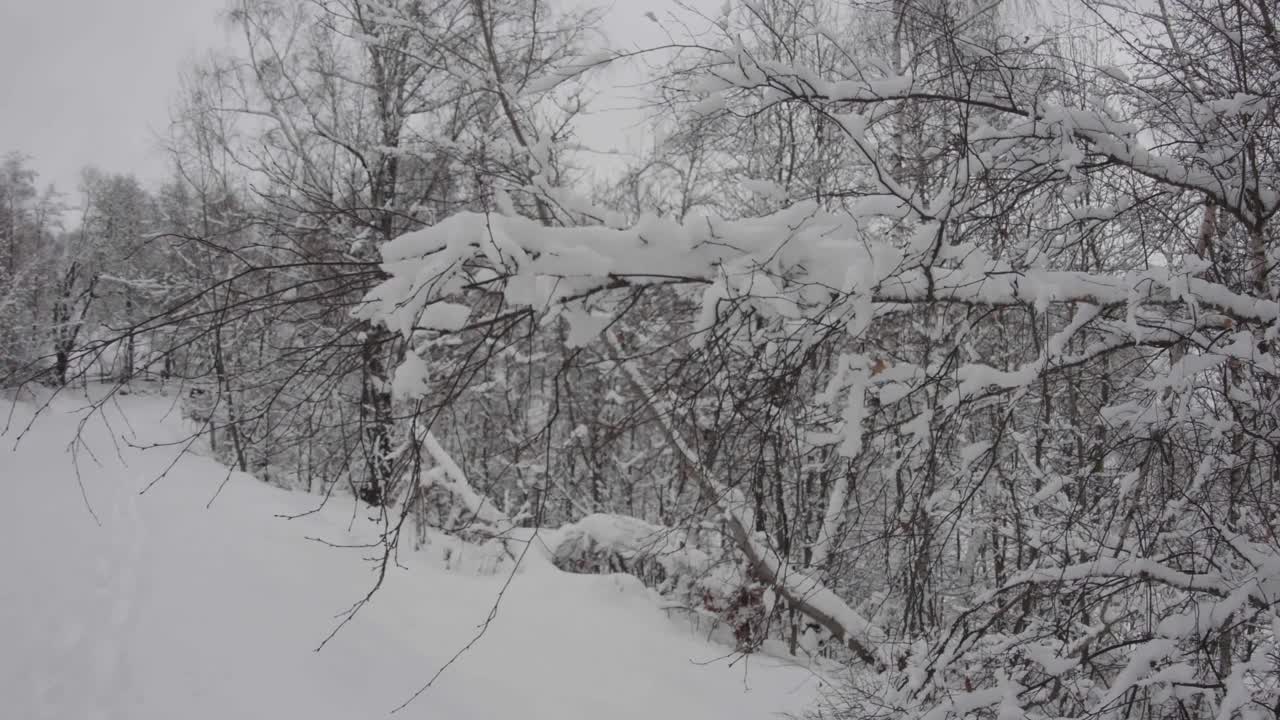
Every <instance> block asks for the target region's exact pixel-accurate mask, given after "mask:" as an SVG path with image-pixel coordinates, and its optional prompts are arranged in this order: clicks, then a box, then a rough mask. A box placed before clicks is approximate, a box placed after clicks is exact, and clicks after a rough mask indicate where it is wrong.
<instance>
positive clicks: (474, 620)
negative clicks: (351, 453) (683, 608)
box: [0, 395, 819, 720]
mask: <svg viewBox="0 0 1280 720" xmlns="http://www.w3.org/2000/svg"><path fill="white" fill-rule="evenodd" d="M6 405H7V403H6ZM80 405H83V402H81V403H76V402H74V401H73V400H72V399H61V400H59V401H57V402H55V403H54V404H53V406H52V408H51V410H50V411H49V412H48V413H47V414H46V415H42V416H41V417H40V418H39V419H37V420H36V422H35V423H34V425H33V426H32V428H31V430H30V431H29V432H28V433H27V434H26V435H25V437H23V438H22V441H21V442H20V443H18V444H17V446H16V447H15V446H14V442H15V440H16V438H17V435H18V434H19V432H20V431H21V430H22V428H23V427H24V426H25V425H26V423H27V422H28V421H29V420H30V419H31V417H32V414H33V409H32V407H31V406H30V405H26V404H18V405H16V406H15V407H14V408H13V411H12V414H11V415H10V419H9V426H8V429H7V431H6V432H5V434H4V436H3V438H4V441H5V442H4V444H3V446H0V483H2V486H3V487H4V488H5V491H6V500H5V502H3V503H0V577H3V582H0V638H2V641H0V716H3V717H12V718H119V719H122V720H123V719H126V718H127V719H128V720H147V719H149V718H155V719H157V720H160V719H164V720H168V719H170V718H186V719H187V720H200V719H203V718H208V719H209V720H226V719H227V718H272V719H273V720H275V719H279V718H306V719H307V720H326V719H328V718H334V719H338V718H341V719H342V720H351V719H353V718H375V717H386V716H387V715H388V714H389V713H390V711H391V710H392V709H394V708H395V707H396V706H398V705H400V704H401V703H402V702H404V701H405V700H406V699H408V697H409V696H410V695H411V694H412V693H413V692H414V691H415V690H416V689H418V688H419V687H421V686H422V685H423V683H425V682H426V680H427V679H428V678H430V677H431V676H432V675H433V674H434V673H435V672H436V670H437V669H439V668H440V667H441V666H442V665H443V664H444V663H446V662H447V661H448V660H449V659H450V658H451V657H453V656H454V654H455V653H456V652H457V651H458V650H459V649H461V648H462V647H463V646H464V645H466V644H467V643H468V642H469V641H470V640H471V639H472V638H473V637H474V636H475V635H476V634H477V631H478V627H479V626H480V625H481V624H482V623H483V622H484V620H485V618H486V617H487V616H488V615H489V612H490V608H491V607H493V604H494V601H495V599H496V598H497V597H498V596H499V593H500V592H501V591H502V588H503V583H504V582H505V581H506V580H507V576H506V575H505V574H499V575H492V576H478V575H472V574H465V573H463V572H451V571H448V570H445V569H443V568H441V567H438V566H437V565H435V564H433V563H432V562H430V561H429V560H428V559H427V558H428V554H427V553H411V552H402V553H401V557H400V561H401V563H402V564H403V565H404V566H405V567H401V568H393V569H392V570H391V571H390V572H389V576H388V578H387V581H386V583H385V585H384V587H383V588H382V590H381V591H380V592H379V593H378V594H377V595H376V596H375V598H374V600H373V601H372V603H371V604H369V605H368V606H367V607H365V608H364V609H363V610H362V611H361V613H360V614H359V615H357V617H356V619H355V620H354V621H352V622H351V623H350V624H349V625H347V626H346V627H345V628H344V629H343V630H342V631H341V632H339V633H338V635H337V636H336V637H335V638H334V639H333V640H332V641H331V642H330V643H329V644H328V645H326V646H325V647H324V649H323V650H321V651H320V652H315V649H316V647H317V646H318V645H319V644H320V642H321V641H322V640H323V639H324V637H325V636H326V635H327V634H328V633H329V631H330V630H331V629H332V628H333V627H334V626H335V624H336V622H337V617H338V616H340V614H341V613H342V612H343V611H344V610H346V609H347V608H348V607H350V606H351V604H352V603H354V602H355V601H357V600H359V599H360V598H361V597H363V595H364V594H365V593H366V592H367V591H368V589H369V588H370V587H371V584H372V583H373V581H374V575H373V565H372V564H371V563H370V562H369V561H368V558H369V556H370V555H371V554H373V553H372V551H371V550H369V549H360V548H353V549H341V548H334V547H332V546H331V545H330V544H336V545H344V544H348V545H349V544H353V543H361V542H368V540H369V538H370V537H374V536H376V535H375V533H376V526H374V525H373V524H372V523H370V522H369V521H368V519H367V518H365V517H364V516H365V515H367V514H368V512H367V511H366V510H365V509H363V508H355V507H353V505H352V504H351V503H350V502H349V501H346V500H337V499H335V500H332V501H331V502H330V504H329V505H328V506H327V507H326V508H324V510H322V511H321V512H317V513H313V514H309V515H306V516H304V517H300V518H297V519H293V520H286V519H282V518H281V517H280V516H282V515H296V514H298V513H302V512H305V511H307V510H310V509H312V508H314V506H315V505H316V503H317V499H316V498H315V497H312V496H305V495H299V494H294V493H289V492H285V491H282V490H278V489H274V488H271V487H268V486H266V485H263V484H262V483H259V482H257V481H255V480H253V479H252V478H248V477H245V476H242V475H239V474H237V473H231V474H228V472H227V470H226V468H224V467H222V466H220V465H218V464H217V463H215V462H213V461H212V460H209V459H207V458H203V457H198V456H193V455H187V456H185V457H181V458H178V452H179V448H177V447H174V446H161V447H153V448H150V449H143V447H140V446H148V445H152V444H155V443H165V442H172V441H174V440H177V439H179V438H180V437H182V433H183V431H182V427H181V426H182V423H181V420H180V419H179V417H178V413H177V410H176V408H174V407H173V406H172V403H171V401H169V400H166V399H165V398H162V397H156V396H150V397H146V396H138V395H132V396H129V397H125V398H119V402H118V403H114V402H113V403H111V404H110V406H109V407H108V408H107V411H106V412H105V413H104V414H103V415H102V416H101V417H98V418H95V419H93V420H91V421H90V422H88V423H87V424H86V425H85V427H84V431H83V433H82V437H83V439H84V441H85V444H84V445H83V446H82V447H80V452H79V453H77V454H75V455H73V454H71V453H69V452H68V447H69V443H71V441H72V439H73V438H74V437H75V434H76V427H77V422H78V419H79V417H80V413H79V412H78V408H79V406H80ZM5 409H6V410H8V409H9V408H5ZM175 460H176V463H175ZM171 464H172V468H171V469H169V470H168V472H167V473H166V472H165V470H166V468H169V467H170V465H171ZM162 473H164V478H163V479H162V480H161V481H160V482H158V483H157V484H155V485H154V487H152V488H151V489H150V490H148V491H147V492H146V493H145V494H141V495H139V493H138V491H139V490H140V489H141V488H143V487H144V486H146V485H147V484H148V483H149V482H151V481H152V480H154V479H155V478H156V477H158V476H160V475H161V474H162ZM77 477H78V480H77ZM224 482H225V486H224ZM81 485H83V491H82V488H81ZM220 488H221V490H219V489H220ZM215 495H216V496H217V497H216V499H215V500H213V502H212V503H211V502H210V500H211V498H214V496H215ZM86 505H87V507H86ZM89 508H91V509H92V513H91V512H90V510H89ZM95 515H96V518H97V519H96V520H95V517H94V516H95ZM317 540H322V541H323V542H318V541H317ZM727 652H728V651H727V650H726V649H725V648H724V647H723V646H718V645H714V644H711V643H708V642H705V641H704V640H703V639H701V638H699V637H696V636H693V635H690V634H689V633H688V632H686V631H683V630H681V629H680V628H679V626H678V625H677V624H676V623H673V622H671V621H669V619H668V618H667V617H666V616H665V615H664V614H663V612H662V611H661V610H659V609H658V608H657V606H656V605H655V604H654V602H653V600H652V598H651V597H650V595H649V594H648V593H647V592H646V591H645V590H644V589H643V588H642V587H639V586H638V583H635V582H631V581H628V579H620V578H619V577H618V576H583V575H573V574H569V573H561V572H558V571H555V570H554V569H553V568H551V567H550V566H549V565H547V564H546V563H536V564H531V569H530V570H529V571H527V572H520V573H517V574H516V575H515V576H514V579H513V580H512V582H511V584H510V586H509V587H508V588H507V589H506V591H505V593H504V594H503V595H502V601H501V603H500V605H499V608H498V614H497V617H496V619H494V620H493V622H492V623H491V625H490V626H489V628H488V630H487V631H486V632H485V633H484V635H483V637H481V639H480V640H479V641H478V642H476V643H475V645H474V647H472V648H471V649H470V650H469V651H467V652H466V653H464V654H462V655H461V656H460V657H459V658H458V660H457V662H455V663H454V664H453V665H451V666H450V667H449V668H448V669H447V670H446V671H445V672H444V674H443V675H442V676H441V677H440V678H439V679H438V680H437V681H436V683H435V684H434V685H433V686H432V687H431V688H430V689H428V690H427V691H426V692H424V693H423V694H422V695H421V696H420V697H418V698H417V699H416V700H415V701H414V702H413V703H411V704H410V705H408V706H407V707H406V708H405V709H404V710H403V711H401V712H400V713H398V714H397V716H399V717H408V718H445V719H447V720H467V719H470V718H476V719H481V718H483V719H485V720H488V719H490V718H514V717H519V718H522V720H537V719H539V718H546V719H547V720H552V719H554V720H577V719H578V718H591V719H595V718H618V719H623V720H625V719H627V718H637V719H639V718H645V719H651V718H676V719H681V718H688V719H690V720H694V719H698V720H715V719H717V718H726V719H727V718H733V719H734V720H739V719H743V720H745V719H749V718H770V717H777V716H778V715H780V714H785V713H798V712H801V711H802V710H803V709H804V707H805V706H806V705H807V704H808V703H810V702H811V701H813V700H814V699H815V696H816V693H817V691H818V688H819V681H818V679H817V678H816V677H815V676H814V675H813V674H812V673H810V672H809V671H807V670H805V669H803V668H799V667H796V666H792V665H788V664H786V663H784V662H783V661H781V660H777V659H773V658H767V657H751V658H749V659H747V660H741V659H739V660H738V661H737V662H736V663H730V662H729V661H727V660H724V659H723V658H724V656H725V655H726V654H727Z"/></svg>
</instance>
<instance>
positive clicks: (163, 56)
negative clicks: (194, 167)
mask: <svg viewBox="0 0 1280 720" xmlns="http://www.w3.org/2000/svg"><path fill="white" fill-rule="evenodd" d="M224 2H225V0H0V153H3V152H8V151H10V150H19V151H22V152H25V153H27V154H29V155H31V156H32V157H33V158H34V160H33V163H32V164H33V166H34V167H35V168H36V169H37V170H38V171H39V172H40V175H41V178H42V179H43V180H44V181H46V182H49V181H52V182H54V183H56V184H57V186H58V188H59V189H61V190H63V191H67V192H74V191H75V189H76V184H77V182H78V178H79V173H80V168H81V167H82V166H84V165H90V164H92V165H97V166H99V167H101V168H102V169H104V170H110V171H116V172H136V173H138V175H139V176H140V177H144V178H146V179H148V180H154V179H155V178H156V177H157V176H160V175H163V172H164V159H163V156H162V155H161V153H160V152H159V151H158V150H157V144H156V136H157V134H159V133H161V132H163V131H164V130H165V128H166V127H167V125H168V121H169V100H170V98H171V97H173V94H174V92H175V91H176V90H177V86H178V71H179V69H180V67H181V66H182V64H183V63H184V62H186V61H188V60H190V59H193V58H195V57H197V56H198V55H199V54H201V53H203V52H207V51H208V50H209V49H210V48H214V47H222V46H224V45H225V44H226V34H225V33H224V32H223V30H222V29H221V28H222V27H223V26H222V25H221V24H220V23H219V22H218V21H217V16H218V13H219V11H220V9H221V8H222V7H223V5H224Z"/></svg>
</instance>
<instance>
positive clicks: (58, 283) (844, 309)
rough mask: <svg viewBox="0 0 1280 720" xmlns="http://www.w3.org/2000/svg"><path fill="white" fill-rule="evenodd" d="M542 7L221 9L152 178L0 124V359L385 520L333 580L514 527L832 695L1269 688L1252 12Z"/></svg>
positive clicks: (926, 698) (1230, 5)
mask: <svg viewBox="0 0 1280 720" xmlns="http://www.w3.org/2000/svg"><path fill="white" fill-rule="evenodd" d="M620 4H622V5H625V3H620ZM566 6H567V3H548V2H546V1H545V0H235V1H234V2H232V3H230V4H229V5H228V9H227V12H226V13H225V16H224V17H223V18H221V20H220V21H221V22H224V23H225V24H226V25H227V27H228V28H229V29H230V31H231V33H232V34H233V36H234V37H235V47H236V50H235V51H234V52H225V53H219V54H212V55H210V56H208V57H205V58H203V59H202V60H200V61H199V62H195V63H193V64H192V65H191V66H190V67H187V68H183V69H181V70H179V69H178V68H175V73H178V72H181V77H182V91H181V92H180V93H179V94H178V96H177V97H175V98H174V99H173V108H174V111H173V122H172V123H171V125H170V126H169V127H168V129H167V131H166V133H165V135H164V138H163V142H164V144H165V149H166V153H167V158H168V167H169V168H170V173H169V178H168V180H167V181H165V182H163V183H161V184H156V185H154V186H152V185H150V184H148V183H144V182H142V181H140V180H138V179H137V178H135V177H134V176H132V175H130V174H129V173H128V172H127V169H122V172H115V171H112V170H103V169H94V168H88V169H86V170H85V171H84V173H83V174H82V180H81V183H80V187H79V188H77V189H76V190H75V192H73V193H60V192H58V191H56V190H54V189H53V188H52V187H51V186H47V185H45V184H43V183H42V181H41V179H40V177H39V176H38V175H37V173H36V171H35V169H34V168H35V167H37V164H36V163H37V162H38V158H33V157H30V156H27V155H23V154H21V153H18V152H13V153H10V154H8V155H6V156H4V159H3V162H2V163H0V386H3V387H6V388H9V391H11V392H20V391H21V390H22V389H26V388H40V389H41V391H42V392H59V393H61V392H73V391H76V390H77V388H80V389H83V388H86V387H88V386H89V385H91V384H98V385H101V386H102V387H103V388H104V391H103V392H101V393H99V394H98V395H96V396H95V397H96V399H95V400H94V402H95V403H96V405H95V407H97V408H99V409H102V408H104V407H105V406H106V405H108V404H109V403H110V402H112V401H113V399H114V398H118V397H119V396H121V395H122V394H129V393H140V392H164V393H169V394H171V395H172V396H174V397H175V398H176V399H177V400H176V401H177V402H179V403H180V405H181V412H182V415H183V417H184V418H185V420H186V421H187V422H188V423H189V424H190V426H191V427H192V428H195V429H194V430H193V431H192V432H190V433H187V434H185V435H184V436H183V438H182V439H181V440H178V441H174V443H175V444H176V445H178V446H180V447H181V448H182V449H183V450H185V451H187V452H191V453H199V454H205V455H208V456H210V457H213V458H216V459H217V460H218V461H220V462H221V463H223V464H225V465H226V466H227V467H228V468H230V469H231V470H234V471H238V472H240V473H245V474H248V475H251V476H253V477H254V478H256V479H257V480H258V481H260V482H261V483H264V484H269V485H272V486H276V487H280V488H284V489H288V490H290V491H294V492H297V493H303V494H307V495H309V496H310V498H311V499H312V500H313V502H314V504H316V505H324V504H326V503H344V502H345V503H347V504H354V505H355V506H356V508H357V510H356V512H358V513H361V514H364V515H367V516H371V517H374V518H375V519H376V522H377V524H378V527H379V528H380V531H379V534H378V539H377V542H376V543H375V546H374V547H372V548H371V552H372V553H373V555H374V557H373V562H374V564H375V565H376V566H377V567H378V568H380V571H379V572H378V573H376V574H375V579H374V581H373V582H371V583H370V584H369V586H368V587H366V588H363V589H362V590H364V591H367V592H368V594H367V595H364V596H363V597H364V599H363V600H361V601H360V602H358V603H357V604H356V605H355V606H354V607H353V608H352V609H351V611H350V613H349V614H348V615H347V616H346V617H347V618H348V619H350V618H351V617H354V616H355V615H356V614H358V613H359V612H360V611H361V610H362V608H363V607H364V605H366V604H367V603H368V602H376V600H375V598H376V595H377V591H378V589H379V586H380V584H381V583H382V577H383V576H384V575H385V574H386V573H387V572H390V571H391V570H392V569H393V568H394V567H395V566H396V564H397V563H398V562H400V560H399V559H400V558H401V557H402V556H405V555H406V554H409V553H412V552H414V551H420V552H432V551H433V550H432V548H435V549H436V551H438V550H439V548H440V547H442V546H441V544H440V542H439V538H442V537H447V538H452V539H453V541H456V542H460V543H465V544H467V545H468V546H472V547H478V548H481V549H483V551H484V552H487V553H490V554H491V555H492V556H493V557H494V558H496V559H497V561H500V562H502V563H505V564H506V565H510V566H519V565H520V564H521V562H522V561H523V560H524V558H525V555H526V553H528V552H529V551H530V548H531V547H534V544H533V543H532V541H530V540H529V538H530V537H531V535H530V533H531V532H533V533H534V535H533V536H536V535H538V534H539V533H542V534H545V538H546V539H545V541H544V543H543V544H544V545H545V550H546V553H547V555H548V557H549V558H550V560H551V562H552V563H553V564H554V565H555V566H556V567H557V568H559V569H560V570H563V571H567V572H571V573H582V574H609V573H621V574H626V575H631V576H634V577H635V578H637V579H638V580H639V581H640V582H641V583H643V585H644V586H646V587H647V588H649V589H650V590H651V591H652V592H653V594H654V595H655V597H660V598H661V599H662V601H663V602H664V603H665V604H664V607H665V608H666V609H667V611H668V613H669V614H671V615H673V616H675V615H680V616H686V617H687V618H694V619H699V621H700V622H702V623H703V624H704V626H705V625H706V624H710V625H713V626H716V627H719V628H721V632H722V636H723V642H724V643H725V644H726V645H727V647H728V651H729V652H732V653H734V654H736V655H770V656H776V657H781V658H788V659H790V660H791V661H794V662H799V663H813V664H814V666H815V667H823V668H826V669H827V670H826V671H827V672H831V673H833V674H834V675H836V676H838V677H839V680H838V681H837V682H834V683H833V684H832V686H831V688H830V690H829V692H827V693H826V696H825V698H824V700H823V702H822V703H821V705H820V707H819V708H817V709H814V710H813V711H812V717H814V718H818V717H822V718H859V719H865V718H873V717H874V718H886V719H888V718H892V719H895V720H897V719H902V720H908V719H910V720H942V719H945V718H957V719H958V718H961V717H965V718H991V720H1010V719H1013V718H1022V717H1027V718H1038V719H1039V718H1043V719H1045V720H1048V719H1050V718H1053V719H1057V718H1062V719H1063V720H1066V719H1067V718H1071V719H1073V720H1077V719H1080V718H1098V719H1102V718H1115V719H1117V720H1118V719H1121V718H1125V719H1130V718H1134V719H1136V718H1147V719H1149V720H1151V719H1155V718H1180V719H1183V720H1201V719H1203V720H1237V719H1238V720H1266V719H1270V720H1280V276H1278V275H1277V272H1276V266H1277V262H1278V261H1280V221H1278V220H1277V218H1276V214H1277V211H1278V210H1280V29H1278V27H1277V23H1280V7H1277V6H1276V5H1275V4H1274V2H1273V0H1142V1H1140V2H1133V3H1130V2H1113V1H1111V0H1069V2H1067V3H1065V5H1064V6H1059V5H1057V4H1055V3H1043V2H1037V0H993V1H991V2H987V1H986V0H731V1H730V2H725V3H724V4H723V7H719V6H717V7H712V8H707V7H704V6H703V5H702V4H698V3H691V4H688V5H681V6H680V7H681V9H680V10H678V11H672V13H671V14H669V15H663V16H657V15H654V14H652V13H649V14H648V15H649V16H648V17H645V15H644V14H642V11H641V10H638V9H637V10H634V11H632V10H628V12H633V14H635V15H637V18H638V19H637V20H636V22H644V23H656V24H658V25H659V26H660V27H661V31H662V33H663V34H664V36H665V37H666V40H665V41H664V42H661V43H659V44H655V45H653V46H646V47H631V46H626V45H624V44H622V43H602V42H601V41H600V39H599V37H600V36H599V32H598V26H599V23H600V22H601V19H602V17H604V15H605V13H607V12H615V11H619V10H618V9H617V8H616V7H615V8H612V9H610V8H607V7H604V6H601V7H583V8H578V9H572V8H568V7H566ZM637 7H638V6H637ZM214 21H215V20H214V19H210V22H214ZM621 66H625V67H628V68H632V71H633V72H637V73H641V74H643V76H644V77H643V82H642V83H640V84H639V85H638V86H637V87H634V88H630V89H629V92H631V93H632V94H634V95H636V96H638V97H642V98H643V107H644V111H645V119H644V121H643V125H642V127H640V128H634V129H628V130H626V131H625V132H632V131H633V130H634V132H636V133H639V134H640V135H641V136H642V137H643V138H645V140H644V151H643V152H641V153H639V154H637V155H635V156H626V157H623V158H621V159H619V158H617V157H611V158H610V159H609V160H608V161H607V162H602V161H601V160H600V155H599V154H598V153H596V152H595V150H596V149H593V148H591V147H589V146H588V145H587V144H586V143H584V141H583V140H582V139H581V137H580V134H579V128H580V122H581V121H582V118H583V117H585V116H587V115H589V114H590V112H591V111H592V107H593V105H592V104H593V103H594V102H597V101H598V100H599V96H600V94H601V86H602V84H607V83H609V82H611V80H610V78H611V77H613V76H611V75H610V74H609V73H610V72H611V71H613V70H614V69H615V68H617V67H621ZM4 142H5V139H4V138H0V150H2V149H4V148H3V144H4ZM155 480H156V481H158V482H171V481H172V480H173V479H172V478H166V477H156V478H155ZM75 511H79V508H68V512H75ZM495 607H496V606H495ZM832 668H837V670H832ZM424 679H425V678H424ZM441 682H447V677H446V678H445V679H442V680H441ZM406 689H407V690H411V688H406Z"/></svg>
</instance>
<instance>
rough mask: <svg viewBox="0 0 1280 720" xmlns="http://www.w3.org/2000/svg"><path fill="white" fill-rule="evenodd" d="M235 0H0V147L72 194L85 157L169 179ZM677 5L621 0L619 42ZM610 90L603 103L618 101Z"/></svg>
mask: <svg viewBox="0 0 1280 720" xmlns="http://www.w3.org/2000/svg"><path fill="white" fill-rule="evenodd" d="M226 1H227V0H0V154H2V153H5V152H8V151H10V150H18V151H21V152H24V153H27V154H28V155H31V156H32V158H33V160H32V163H31V164H32V166H33V167H34V168H35V169H36V170H37V171H38V172H39V173H40V176H41V180H42V182H43V183H48V182H53V183H55V184H56V185H57V187H58V189H59V190H62V191H63V192H64V193H67V196H68V200H71V201H73V202H74V200H75V197H76V189H77V185H78V182H79V175H80V169H81V168H82V167H84V166H86V165H96V166H98V167H100V168H102V169H103V170H106V171H110V172H132V173H135V174H137V175H138V176H139V178H140V179H142V180H143V181H144V182H146V183H148V184H150V183H155V182H158V181H160V180H162V179H163V178H164V176H165V174H166V163H165V158H164V154H163V153H162V152H161V151H160V149H159V144H158V137H160V136H161V135H163V133H164V131H165V129H166V128H167V127H168V123H169V106H170V100H171V99H172V98H173V96H174V93H175V92H176V91H177V89H178V74H179V71H180V69H181V68H182V67H183V66H184V65H185V64H187V63H188V62H190V61H191V60H193V59H196V58H198V57H199V56H201V55H203V54H205V53H206V52H208V51H209V50H210V49H213V48H223V47H226V46H227V45H228V43H229V37H228V35H227V33H226V30H225V25H224V24H223V23H222V22H221V21H220V20H219V14H220V12H221V10H222V9H223V8H224V7H225V5H226ZM593 2H594V0H576V1H574V2H573V4H575V5H589V4H592V3H593ZM601 4H610V3H609V0H601ZM693 4H694V5H710V4H712V3H711V2H710V1H709V0H696V1H695V2H694V3H693ZM714 6H715V7H718V6H719V3H714ZM674 7H675V0H612V3H611V4H610V9H609V11H608V12H607V14H606V18H605V26H604V28H603V29H604V31H605V32H606V34H607V35H608V36H609V38H610V45H611V46H613V47H615V48H623V47H633V46H636V45H637V44H649V43H660V42H662V40H663V35H662V33H661V30H660V28H659V27H658V26H657V25H656V24H654V23H653V22H652V21H651V20H649V19H647V18H646V17H645V14H646V13H648V12H653V13H655V14H656V15H657V16H658V17H666V16H667V13H668V12H669V11H670V10H671V9H673V8H674ZM627 74H628V73H621V74H620V73H616V72H615V73H610V76H611V77H606V78H605V79H604V82H606V83H616V82H620V81H622V82H625V81H626V80H627V78H626V75H627ZM604 100H605V102H604V103H601V104H600V105H599V106H598V108H597V109H598V110H601V111H603V110H605V108H606V107H609V106H612V105H617V104H618V102H617V100H616V99H614V100H610V99H608V98H605V99H604ZM637 120H638V118H637V117H636V116H635V115H634V113H621V114H619V113H609V112H598V113H596V114H595V115H594V116H593V117H592V119H590V120H588V122H587V124H586V125H585V126H584V127H582V128H581V129H580V132H581V137H582V139H583V140H584V141H586V142H588V143H589V144H590V145H592V146H595V147H599V148H601V149H606V150H607V149H611V148H613V147H617V149H638V147H637V146H638V144H639V143H637V142H635V140H636V137H635V135H636V133H635V127H634V125H635V124H636V121H637ZM640 135H643V133H640ZM628 146H630V147H629V148H628Z"/></svg>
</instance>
